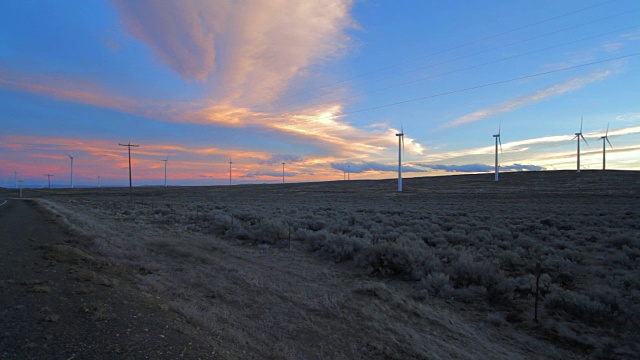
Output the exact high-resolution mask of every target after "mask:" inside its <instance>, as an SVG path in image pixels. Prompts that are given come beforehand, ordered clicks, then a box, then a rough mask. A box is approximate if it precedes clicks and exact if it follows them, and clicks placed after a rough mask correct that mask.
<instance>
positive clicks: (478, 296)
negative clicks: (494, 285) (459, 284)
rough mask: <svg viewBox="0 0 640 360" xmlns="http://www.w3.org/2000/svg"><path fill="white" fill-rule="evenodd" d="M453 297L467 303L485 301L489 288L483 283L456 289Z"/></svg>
mask: <svg viewBox="0 0 640 360" xmlns="http://www.w3.org/2000/svg"><path fill="white" fill-rule="evenodd" d="M453 297H454V298H455V299H456V300H458V301H461V302H463V303H467V304H473V303H478V302H480V301H484V299H486V297H487V288H485V287H484V286H482V285H471V286H469V287H465V288H460V289H455V290H454V292H453Z"/></svg>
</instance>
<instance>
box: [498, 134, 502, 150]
mask: <svg viewBox="0 0 640 360" xmlns="http://www.w3.org/2000/svg"><path fill="white" fill-rule="evenodd" d="M498 144H500V154H502V140H500V133H498Z"/></svg>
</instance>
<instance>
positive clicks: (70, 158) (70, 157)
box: [65, 153, 73, 189]
mask: <svg viewBox="0 0 640 360" xmlns="http://www.w3.org/2000/svg"><path fill="white" fill-rule="evenodd" d="M65 154H67V156H68V157H69V160H71V188H72V189H73V156H71V155H69V153H65Z"/></svg>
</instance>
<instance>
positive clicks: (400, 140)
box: [396, 126, 404, 191]
mask: <svg viewBox="0 0 640 360" xmlns="http://www.w3.org/2000/svg"><path fill="white" fill-rule="evenodd" d="M396 136H397V137H398V191H402V154H403V153H404V130H403V129H402V126H400V133H398V134H396Z"/></svg>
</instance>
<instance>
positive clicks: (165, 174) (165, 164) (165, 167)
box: [160, 155, 169, 186]
mask: <svg viewBox="0 0 640 360" xmlns="http://www.w3.org/2000/svg"><path fill="white" fill-rule="evenodd" d="M160 161H164V186H167V161H169V155H167V157H166V158H165V159H163V160H160Z"/></svg>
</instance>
